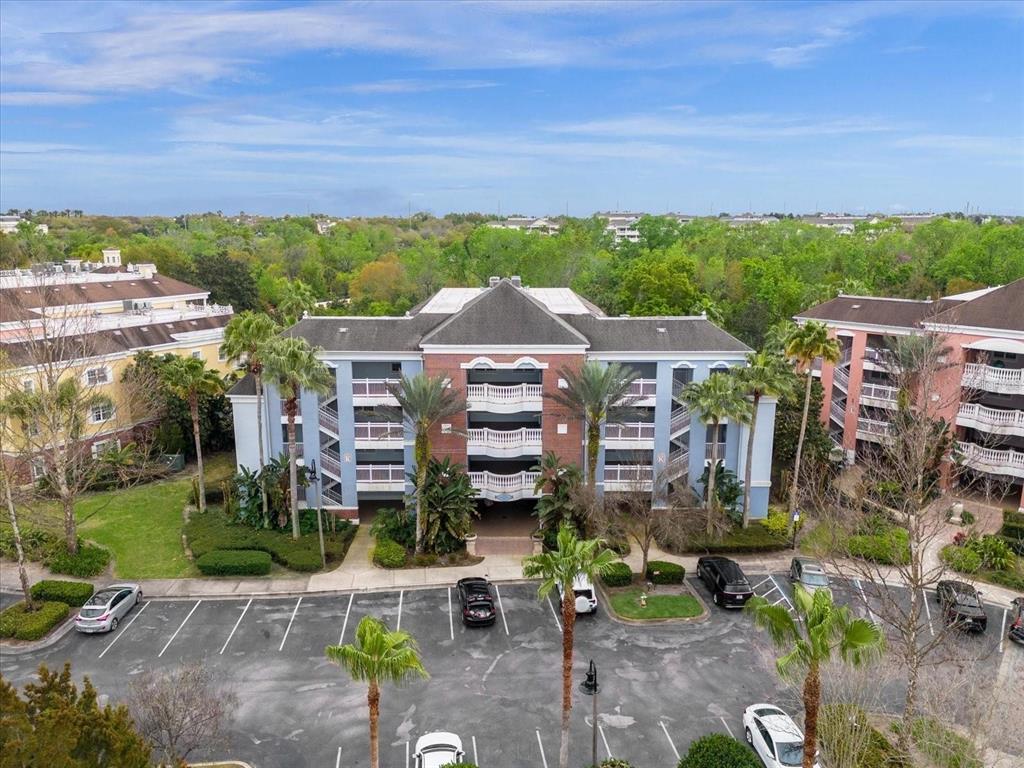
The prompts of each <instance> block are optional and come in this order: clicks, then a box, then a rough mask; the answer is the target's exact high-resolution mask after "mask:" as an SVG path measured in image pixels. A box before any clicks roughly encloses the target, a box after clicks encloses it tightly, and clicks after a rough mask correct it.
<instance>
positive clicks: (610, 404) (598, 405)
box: [551, 361, 639, 491]
mask: <svg viewBox="0 0 1024 768" xmlns="http://www.w3.org/2000/svg"><path fill="white" fill-rule="evenodd" d="M558 375H559V377H560V378H563V379H565V381H566V382H567V383H568V387H566V388H565V389H559V390H558V391H556V392H555V393H553V394H552V395H551V398H552V399H553V400H554V401H555V402H557V403H559V404H560V405H562V406H565V407H566V408H568V409H569V410H570V411H571V412H572V413H573V414H575V415H576V416H577V417H578V418H579V419H580V420H581V421H583V428H584V429H585V430H586V435H587V457H586V458H587V461H586V473H587V485H588V486H589V487H590V490H591V491H593V490H594V488H595V486H596V484H597V452H598V449H599V447H600V445H601V424H602V423H603V422H610V423H613V424H614V423H616V422H619V421H621V420H622V419H625V418H628V417H629V416H631V415H633V413H634V412H635V411H634V408H633V405H634V404H635V403H636V401H637V400H638V399H639V398H637V397H636V396H635V395H631V394H630V387H631V386H632V384H633V382H634V381H635V380H636V379H637V377H638V376H639V374H638V373H637V372H636V371H631V370H629V369H628V368H626V367H625V366H623V365H621V364H620V363H611V364H610V365H608V366H607V367H606V366H603V365H601V363H598V362H594V361H591V362H588V363H584V364H583V365H582V366H581V367H580V368H562V369H561V370H560V371H559V372H558Z"/></svg>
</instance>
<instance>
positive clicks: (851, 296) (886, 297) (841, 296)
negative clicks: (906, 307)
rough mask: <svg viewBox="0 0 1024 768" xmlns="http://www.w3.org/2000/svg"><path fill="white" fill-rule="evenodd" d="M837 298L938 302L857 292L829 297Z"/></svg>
mask: <svg viewBox="0 0 1024 768" xmlns="http://www.w3.org/2000/svg"><path fill="white" fill-rule="evenodd" d="M836 299H872V300H874V301H902V302H905V303H907V304H934V303H935V302H936V299H902V298H900V297H898V296H861V295H859V294H855V293H840V294H839V295H838V296H833V297H832V298H831V299H829V301H835V300H836ZM940 299H941V297H940Z"/></svg>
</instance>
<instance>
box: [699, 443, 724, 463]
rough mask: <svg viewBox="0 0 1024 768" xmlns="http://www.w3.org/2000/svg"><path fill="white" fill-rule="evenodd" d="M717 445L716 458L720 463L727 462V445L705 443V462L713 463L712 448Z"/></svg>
mask: <svg viewBox="0 0 1024 768" xmlns="http://www.w3.org/2000/svg"><path fill="white" fill-rule="evenodd" d="M715 445H717V446H718V447H717V448H716V449H714V450H715V458H716V460H718V461H723V462H724V461H725V443H705V444H704V461H711V451H712V447H713V446H715Z"/></svg>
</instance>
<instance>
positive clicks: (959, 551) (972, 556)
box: [941, 544, 981, 573]
mask: <svg viewBox="0 0 1024 768" xmlns="http://www.w3.org/2000/svg"><path fill="white" fill-rule="evenodd" d="M941 557H942V562H944V563H945V564H946V565H948V566H949V567H950V568H952V569H953V570H954V571H956V572H957V573H977V572H978V570H979V569H980V568H981V555H979V554H978V553H977V552H975V551H974V550H973V549H968V548H967V547H958V546H957V545H956V544H947V545H946V546H944V547H943V548H942V553H941Z"/></svg>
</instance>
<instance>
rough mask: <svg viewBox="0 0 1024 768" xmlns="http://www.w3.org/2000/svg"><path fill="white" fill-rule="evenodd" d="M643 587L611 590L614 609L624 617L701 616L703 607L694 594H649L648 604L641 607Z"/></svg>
mask: <svg viewBox="0 0 1024 768" xmlns="http://www.w3.org/2000/svg"><path fill="white" fill-rule="evenodd" d="M643 591H644V590H643V588H642V587H626V588H625V589H621V590H619V589H617V590H610V591H609V599H610V600H611V602H612V610H613V611H615V613H616V614H617V615H619V616H621V617H622V618H624V619H685V618H690V617H691V616H700V614H701V613H702V611H703V609H702V608H701V605H700V603H699V602H697V599H696V598H695V597H693V596H692V595H666V594H658V593H654V594H649V595H647V605H646V606H645V607H643V608H641V607H640V593H641V592H643Z"/></svg>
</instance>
